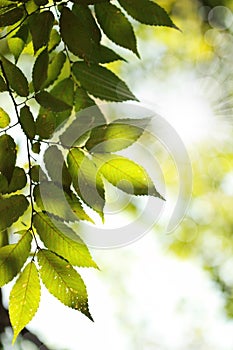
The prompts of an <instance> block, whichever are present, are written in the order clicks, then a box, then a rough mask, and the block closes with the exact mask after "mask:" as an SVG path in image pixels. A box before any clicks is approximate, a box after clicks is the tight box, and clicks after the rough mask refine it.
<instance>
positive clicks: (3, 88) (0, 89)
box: [0, 76, 7, 92]
mask: <svg viewBox="0 0 233 350" xmlns="http://www.w3.org/2000/svg"><path fill="white" fill-rule="evenodd" d="M3 91H7V85H6V83H5V81H4V79H3V78H2V77H1V76H0V92H3Z"/></svg>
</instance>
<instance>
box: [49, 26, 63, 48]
mask: <svg viewBox="0 0 233 350" xmlns="http://www.w3.org/2000/svg"><path fill="white" fill-rule="evenodd" d="M60 41H61V37H60V35H59V33H58V31H57V30H56V29H54V28H53V29H52V30H51V33H50V38H49V42H48V52H51V51H53V50H54V49H55V48H56V47H57V46H58V45H59V43H60Z"/></svg>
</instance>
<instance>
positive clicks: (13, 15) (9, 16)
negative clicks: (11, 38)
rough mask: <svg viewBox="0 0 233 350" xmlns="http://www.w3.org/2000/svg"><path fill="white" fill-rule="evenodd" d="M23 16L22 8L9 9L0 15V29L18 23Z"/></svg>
mask: <svg viewBox="0 0 233 350" xmlns="http://www.w3.org/2000/svg"><path fill="white" fill-rule="evenodd" d="M24 15H25V12H24V9H23V7H22V6H20V7H15V8H13V9H10V10H9V11H7V12H4V13H2V14H0V27H6V26H9V25H12V24H15V23H16V22H18V21H19V20H20V19H21V18H23V17H24Z"/></svg>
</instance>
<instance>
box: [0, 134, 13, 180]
mask: <svg viewBox="0 0 233 350" xmlns="http://www.w3.org/2000/svg"><path fill="white" fill-rule="evenodd" d="M15 162H16V144H15V141H14V139H13V138H12V137H11V136H9V135H7V134H4V135H1V136H0V171H1V172H2V174H3V175H4V176H5V177H6V178H7V180H8V183H10V181H11V177H12V174H13V171H14V167H15Z"/></svg>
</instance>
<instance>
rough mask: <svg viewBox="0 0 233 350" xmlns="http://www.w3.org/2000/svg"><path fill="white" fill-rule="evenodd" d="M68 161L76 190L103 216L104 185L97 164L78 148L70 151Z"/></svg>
mask: <svg viewBox="0 0 233 350" xmlns="http://www.w3.org/2000/svg"><path fill="white" fill-rule="evenodd" d="M67 163H68V169H69V172H70V174H71V177H72V181H73V186H74V188H75V190H76V192H77V193H78V195H79V196H80V197H81V198H82V200H83V201H84V202H85V203H86V204H87V205H88V206H89V207H91V208H92V209H94V210H95V211H96V212H97V213H99V214H100V216H101V217H103V207H104V204H105V201H104V198H105V197H104V185H103V181H102V178H101V176H100V174H99V173H98V171H97V168H96V166H95V164H94V163H93V162H92V161H91V160H90V159H89V158H88V157H87V156H85V154H84V153H83V152H82V151H80V150H79V149H77V148H74V149H71V150H70V151H69V153H68V156H67Z"/></svg>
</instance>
